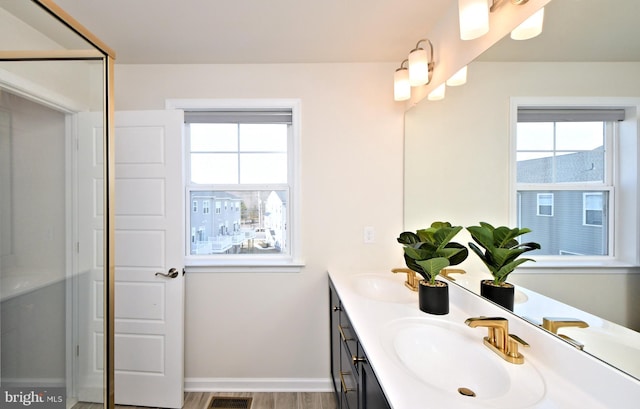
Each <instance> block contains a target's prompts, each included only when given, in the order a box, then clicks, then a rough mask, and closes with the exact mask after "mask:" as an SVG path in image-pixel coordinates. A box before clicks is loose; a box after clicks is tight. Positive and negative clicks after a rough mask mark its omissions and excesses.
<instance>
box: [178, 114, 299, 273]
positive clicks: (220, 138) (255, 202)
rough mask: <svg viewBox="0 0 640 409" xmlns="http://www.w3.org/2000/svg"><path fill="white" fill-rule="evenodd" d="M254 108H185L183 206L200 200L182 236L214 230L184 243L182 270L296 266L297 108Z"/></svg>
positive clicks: (297, 252)
mask: <svg viewBox="0 0 640 409" xmlns="http://www.w3.org/2000/svg"><path fill="white" fill-rule="evenodd" d="M259 103H260V102H259V101H255V102H254V101H252V102H250V103H247V101H238V104H237V106H232V104H233V101H230V102H229V103H224V104H223V106H222V107H220V106H218V105H220V104H216V103H213V104H212V106H213V107H212V108H207V107H206V106H203V105H202V104H196V105H198V106H197V107H195V108H196V109H192V110H189V107H184V109H185V142H186V143H185V145H186V149H185V163H186V166H185V168H186V170H187V175H186V176H187V177H186V179H187V180H186V190H187V197H186V200H187V202H188V203H189V202H195V201H201V202H202V213H201V214H197V213H196V212H191V213H190V214H189V215H188V219H187V231H189V232H192V231H194V229H196V230H197V231H200V230H203V231H206V232H211V233H210V234H208V235H196V237H195V239H193V238H192V240H190V241H188V243H189V245H188V246H187V249H186V257H187V263H186V264H187V266H189V265H191V266H214V267H215V266H232V267H233V266H243V265H250V266H267V267H269V266H279V267H281V266H285V267H286V266H293V267H296V266H297V267H299V266H300V264H299V261H298V260H299V247H300V246H299V244H298V238H299V233H298V230H299V225H298V222H297V219H298V217H297V214H298V205H297V203H298V200H299V199H298V189H299V186H298V173H299V172H298V169H297V168H298V158H297V150H298V145H299V143H298V139H299V136H298V134H299V131H298V129H297V128H298V125H297V124H298V116H299V104H298V103H297V102H296V101H283V102H277V101H276V102H275V103H274V101H267V102H266V103H265V105H264V106H259ZM230 104H231V105H230ZM247 105H249V106H247ZM274 105H275V106H274ZM209 202H212V203H213V206H214V209H215V210H214V212H212V214H211V213H209V212H208V211H207V212H205V203H209ZM207 209H208V207H207Z"/></svg>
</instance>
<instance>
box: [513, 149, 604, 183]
mask: <svg viewBox="0 0 640 409" xmlns="http://www.w3.org/2000/svg"><path fill="white" fill-rule="evenodd" d="M551 161H552V158H551V157H547V158H538V159H529V160H523V161H518V163H517V167H518V183H567V182H592V181H598V180H604V147H602V146H600V147H598V148H596V149H593V150H591V151H584V152H576V153H568V154H565V155H558V156H556V157H555V161H556V177H555V180H553V176H552V174H551V172H552V171H553V167H552V166H551V165H552V163H551Z"/></svg>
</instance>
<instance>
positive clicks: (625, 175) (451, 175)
mask: <svg viewBox="0 0 640 409" xmlns="http://www.w3.org/2000/svg"><path fill="white" fill-rule="evenodd" d="M638 15H640V2H638V1H637V0H619V1H617V2H615V5H613V4H608V3H606V2H602V1H600V0H553V1H551V2H550V3H549V4H547V6H546V7H545V25H544V31H543V33H542V34H541V35H540V36H538V37H536V38H533V39H530V40H526V41H514V40H511V39H510V38H505V39H503V40H501V41H499V42H498V43H496V44H495V45H494V46H493V47H491V48H490V49H489V50H487V51H486V52H485V53H483V54H482V55H481V56H480V57H479V58H478V59H477V60H475V61H474V62H472V63H470V64H469V73H468V82H467V84H465V85H463V86H460V87H448V88H447V94H446V98H445V99H444V100H441V101H427V100H423V101H422V102H420V103H418V104H417V105H415V106H413V107H412V108H411V109H409V110H408V111H407V112H406V115H405V176H404V185H405V197H404V201H405V204H404V225H405V229H406V230H416V229H419V228H423V227H427V226H428V225H429V224H430V223H431V222H432V221H436V220H443V221H450V222H452V223H453V224H456V225H461V226H471V225H476V224H478V222H479V221H486V222H489V223H491V224H494V225H515V224H516V223H517V219H516V218H515V216H514V209H515V206H516V203H517V201H516V198H515V193H512V192H513V186H514V185H513V183H514V181H513V179H514V175H515V171H514V166H513V164H512V161H511V155H512V149H513V142H512V141H513V139H514V136H513V134H514V132H515V124H514V119H513V118H514V112H517V109H516V108H517V107H516V105H517V104H518V101H520V102H522V101H528V102H531V101H533V102H532V103H534V104H538V105H544V104H548V105H554V106H562V105H565V106H591V107H593V106H601V105H602V106H604V105H606V106H614V105H615V106H618V107H622V108H624V109H625V112H626V116H625V119H624V121H623V123H622V124H621V127H622V128H623V130H624V132H625V133H626V134H625V135H626V136H625V138H627V139H628V141H629V143H630V144H629V145H625V149H622V150H621V152H620V155H621V156H623V157H624V162H622V163H623V165H621V166H619V167H618V168H616V169H615V172H617V174H618V176H621V180H623V183H624V185H625V186H623V188H624V189H627V190H626V192H627V193H625V194H627V195H628V196H626V197H625V198H623V199H624V200H622V199H621V200H618V202H617V204H616V209H615V210H616V211H617V212H618V213H617V215H618V216H620V215H625V217H624V220H623V223H624V229H617V230H626V232H627V233H625V234H630V237H631V238H630V239H629V240H631V243H632V244H633V246H632V248H631V249H630V250H628V251H627V250H624V249H623V250H620V251H626V253H625V254H624V256H625V257H624V258H623V260H618V263H617V264H616V265H613V263H600V264H599V265H596V264H594V263H586V264H584V265H580V266H579V265H576V264H575V263H574V264H573V265H569V264H566V263H565V264H553V263H549V262H547V263H545V262H541V261H538V262H536V263H527V264H525V265H523V266H522V267H520V268H519V269H518V270H516V272H515V273H513V274H512V275H511V276H510V277H509V281H510V282H512V283H514V284H515V285H516V286H517V291H516V306H515V308H514V312H515V313H516V314H518V315H520V316H523V317H525V318H527V319H529V320H530V321H531V322H533V323H538V322H541V320H542V318H543V317H568V318H576V319H580V320H585V321H588V324H589V327H588V328H565V329H563V330H562V331H559V332H561V333H563V335H565V336H566V337H570V338H572V339H573V340H574V341H578V342H577V343H578V344H582V345H584V351H585V352H587V353H591V354H593V355H595V356H597V357H598V358H600V359H602V360H604V361H607V362H608V363H610V364H611V365H613V366H616V367H618V368H619V369H621V370H623V371H625V372H627V373H629V374H631V375H632V376H634V377H636V378H640V334H638V332H637V331H638V330H640V298H639V296H638V293H639V291H640V268H639V267H637V265H638V258H639V257H638V251H639V250H638V248H639V247H638V231H639V230H638V229H639V228H640V227H639V224H640V223H639V220H640V219H639V216H638V208H637V202H638V197H640V194H639V188H638V179H639V178H640V171H639V167H638V163H637V162H638V161H639V159H638V157H639V149H638V146H639V143H638V139H639V137H638V128H639V126H638V124H639V119H638V118H639V115H638V111H639V109H638V108H640V76H639V73H640V25H638V24H637V21H636V20H637V16H638ZM620 192H622V190H620V189H618V190H616V192H615V193H614V194H616V195H620V194H621V193H620ZM618 199H620V197H618ZM524 227H526V226H524ZM611 237H612V238H613V239H614V240H627V239H628V238H627V237H625V236H624V235H621V234H620V232H619V231H617V232H615V233H614V234H613V235H612V236H611ZM525 239H526V236H525ZM456 240H457V241H459V242H461V243H465V244H466V243H467V242H469V241H470V240H471V238H470V236H469V235H468V233H466V232H464V231H463V233H461V234H460V235H459V236H458V237H457V238H456ZM461 267H462V268H463V269H464V270H466V271H467V274H466V275H464V276H454V278H456V283H458V284H460V285H463V286H465V287H466V288H467V289H469V290H470V291H473V292H476V293H478V292H479V287H480V285H479V281H480V279H481V278H485V277H483V275H488V273H485V272H486V267H485V266H484V265H483V264H482V263H481V261H480V260H479V259H478V258H477V257H475V255H473V254H470V256H469V258H468V259H467V260H466V261H465V262H464V264H462V265H461ZM603 345H605V346H606V347H605V348H603V347H602V346H603Z"/></svg>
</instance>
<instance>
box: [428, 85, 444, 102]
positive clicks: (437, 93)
mask: <svg viewBox="0 0 640 409" xmlns="http://www.w3.org/2000/svg"><path fill="white" fill-rule="evenodd" d="M445 90H446V86H445V84H444V83H442V84H440V85H438V86H437V87H436V88H435V89H434V90H433V91H431V92H430V93H429V95H427V99H428V100H429V101H440V100H441V99H444V94H445Z"/></svg>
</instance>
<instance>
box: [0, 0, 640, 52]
mask: <svg viewBox="0 0 640 409" xmlns="http://www.w3.org/2000/svg"><path fill="white" fill-rule="evenodd" d="M54 1H55V2H56V3H57V4H58V5H60V7H62V8H63V9H64V10H65V11H67V12H68V13H69V14H71V15H72V16H73V17H75V18H76V19H77V20H79V21H80V22H81V23H82V24H83V25H85V26H86V27H87V28H88V29H89V30H90V31H91V32H92V33H94V34H95V35H96V36H98V38H100V39H101V40H102V41H104V42H105V43H106V44H107V45H108V46H109V47H111V48H112V49H114V50H115V51H116V57H117V58H116V62H117V63H118V64H162V63H190V64H196V63H214V64H262V63H333V62H395V63H398V64H399V63H400V62H401V61H402V60H403V59H404V58H406V55H407V54H408V52H409V51H410V50H411V48H413V46H414V45H415V43H416V42H417V41H418V40H419V39H421V38H424V37H425V36H426V34H427V33H429V32H430V31H431V29H432V27H433V26H434V25H435V24H437V22H438V20H439V19H440V18H441V17H442V16H443V15H444V13H445V12H447V11H448V10H451V9H452V8H454V7H456V5H455V4H456V3H457V0H314V1H311V0H268V1H267V0H227V1H223V0H54ZM0 2H5V0H0ZM10 3H11V2H10ZM638 16H640V0H616V1H615V2H613V1H612V2H605V1H603V0H552V1H551V2H550V3H549V4H547V6H546V7H545V23H544V30H543V33H542V34H541V35H540V36H538V37H536V38H534V39H531V40H527V41H525V42H522V41H513V40H510V39H508V38H506V39H504V40H502V41H500V42H498V44H496V45H494V46H493V47H492V48H491V49H490V50H488V51H487V52H485V53H484V54H483V55H482V56H481V57H480V58H479V59H480V60H483V61H640V41H638V39H639V38H640V24H638V23H637V18H638ZM436 46H437V45H436Z"/></svg>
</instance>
